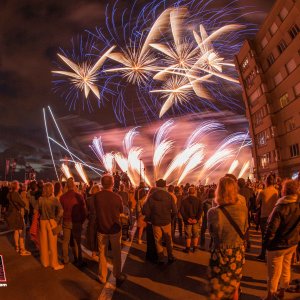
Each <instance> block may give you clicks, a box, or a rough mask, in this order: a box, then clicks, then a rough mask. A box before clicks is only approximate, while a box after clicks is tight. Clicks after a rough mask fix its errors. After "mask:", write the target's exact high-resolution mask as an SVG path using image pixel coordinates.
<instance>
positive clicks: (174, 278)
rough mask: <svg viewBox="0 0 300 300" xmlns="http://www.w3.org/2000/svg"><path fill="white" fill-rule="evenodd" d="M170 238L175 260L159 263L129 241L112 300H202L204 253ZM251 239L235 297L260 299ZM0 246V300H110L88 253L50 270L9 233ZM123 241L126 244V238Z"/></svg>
mask: <svg viewBox="0 0 300 300" xmlns="http://www.w3.org/2000/svg"><path fill="white" fill-rule="evenodd" d="M175 242H176V243H175V256H176V258H177V261H176V262H175V263H174V264H172V265H165V266H158V265H155V264H151V263H148V262H145V261H144V257H145V249H146V245H145V244H143V245H138V244H137V243H135V242H133V243H132V245H131V247H130V251H129V254H128V255H127V258H126V261H125V264H124V269H123V270H124V272H125V273H126V274H127V275H128V280H127V281H126V282H125V283H124V284H123V285H122V286H121V288H119V289H116V290H115V291H114V294H113V296H112V299H114V300H118V299H119V300H125V299H151V300H154V299H162V300H163V299H181V300H182V299H188V300H192V299H206V296H205V293H206V286H207V275H206V274H207V265H208V259H209V253H208V252H204V251H198V252H197V253H194V254H193V253H191V254H185V253H183V252H182V249H183V240H176V241H175ZM252 242H253V250H252V251H251V253H250V254H248V255H247V262H246V265H245V268H244V277H243V280H242V291H243V294H242V297H241V299H247V300H256V299H260V297H261V296H263V295H264V294H265V291H266V265H265V264H264V263H261V262H257V261H255V260H253V258H254V257H255V255H257V253H258V251H259V242H260V235H259V234H258V233H256V232H255V231H252ZM0 245H1V248H0V252H1V253H0V254H2V255H3V256H4V263H5V268H6V276H7V284H8V286H7V287H6V288H5V287H3V288H0V299H5V300H19V299H20V300H24V299H44V300H58V299H80V300H83V299H111V293H110V292H111V290H110V289H108V288H107V286H106V287H105V288H104V289H103V285H100V284H99V283H98V282H97V281H96V274H97V263H96V262H94V261H91V260H89V259H88V256H86V259H87V262H88V265H87V267H85V268H83V269H78V268H76V267H75V266H73V265H72V264H70V265H68V266H67V267H66V268H65V269H64V270H62V271H56V272H55V271H53V270H51V269H50V268H47V269H44V268H43V267H42V266H41V265H40V262H39V259H38V253H37V252H35V253H33V254H34V255H33V256H29V257H21V256H19V255H17V253H16V252H15V251H14V248H13V245H12V234H11V233H10V234H6V235H2V236H0ZM126 245H127V246H129V245H130V243H127V242H126ZM30 246H31V247H32V244H31V243H30ZM124 254H125V255H124V259H125V257H126V253H124ZM297 274H298V278H299V276H300V275H299V274H300V268H298V269H297V268H293V278H295V277H297ZM108 286H109V285H108ZM100 295H101V297H100ZM285 299H300V294H297V295H296V294H287V297H286V298H285Z"/></svg>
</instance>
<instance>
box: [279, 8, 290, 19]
mask: <svg viewBox="0 0 300 300" xmlns="http://www.w3.org/2000/svg"><path fill="white" fill-rule="evenodd" d="M288 13H289V11H288V10H287V9H286V8H285V7H283V8H282V10H281V11H280V13H279V18H280V20H281V21H283V20H284V19H285V18H286V16H287V15H288Z"/></svg>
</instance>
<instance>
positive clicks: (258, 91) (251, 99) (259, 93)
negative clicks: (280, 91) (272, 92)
mask: <svg viewBox="0 0 300 300" xmlns="http://www.w3.org/2000/svg"><path fill="white" fill-rule="evenodd" d="M261 93H262V92H261V88H260V87H259V88H258V89H257V90H256V91H255V92H254V93H252V94H251V96H250V97H249V99H250V102H251V103H252V104H253V102H254V101H255V100H257V99H258V97H259V96H261Z"/></svg>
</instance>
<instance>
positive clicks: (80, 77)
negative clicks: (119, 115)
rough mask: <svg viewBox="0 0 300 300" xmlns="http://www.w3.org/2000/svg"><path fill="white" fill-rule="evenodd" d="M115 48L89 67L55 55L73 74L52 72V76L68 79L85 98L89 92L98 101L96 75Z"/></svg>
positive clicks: (85, 63) (111, 48) (86, 63)
mask: <svg viewBox="0 0 300 300" xmlns="http://www.w3.org/2000/svg"><path fill="white" fill-rule="evenodd" d="M114 48H115V46H112V47H110V48H109V49H108V50H107V51H106V52H105V53H104V54H103V55H102V56H101V57H100V58H99V59H98V60H97V62H96V63H95V64H94V65H91V64H90V63H89V62H83V63H82V64H81V65H79V64H76V63H74V62H73V61H71V60H70V59H69V58H67V57H65V56H63V55H61V54H57V55H58V57H59V58H60V59H61V60H62V61H63V62H64V63H65V64H66V65H67V66H68V67H69V68H70V69H72V70H73V72H68V71H60V70H56V71H52V73H54V74H60V75H64V76H67V77H69V78H70V81H71V82H72V83H73V84H74V86H75V87H77V88H78V89H79V90H81V91H84V95H85V98H88V96H89V93H90V91H92V92H93V93H94V95H95V96H96V97H97V98H98V99H100V92H99V88H98V86H97V85H96V82H97V73H98V71H99V69H100V68H101V67H102V65H103V63H104V62H105V60H106V59H107V56H108V55H109V54H110V53H111V52H112V50H113V49H114Z"/></svg>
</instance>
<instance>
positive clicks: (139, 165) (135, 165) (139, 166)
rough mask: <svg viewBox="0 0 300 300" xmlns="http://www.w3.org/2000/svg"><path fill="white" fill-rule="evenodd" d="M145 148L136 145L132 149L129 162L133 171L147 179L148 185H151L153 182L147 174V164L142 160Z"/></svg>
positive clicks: (144, 179) (142, 178) (143, 179)
mask: <svg viewBox="0 0 300 300" xmlns="http://www.w3.org/2000/svg"><path fill="white" fill-rule="evenodd" d="M142 152H143V149H142V148H141V147H134V148H132V149H130V151H129V154H128V164H129V168H130V169H131V170H132V171H135V172H137V173H138V174H139V176H140V178H141V180H142V181H145V182H146V183H147V185H149V186H151V182H150V180H149V179H148V177H147V176H146V174H145V165H144V163H143V161H142V160H141V155H142Z"/></svg>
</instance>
